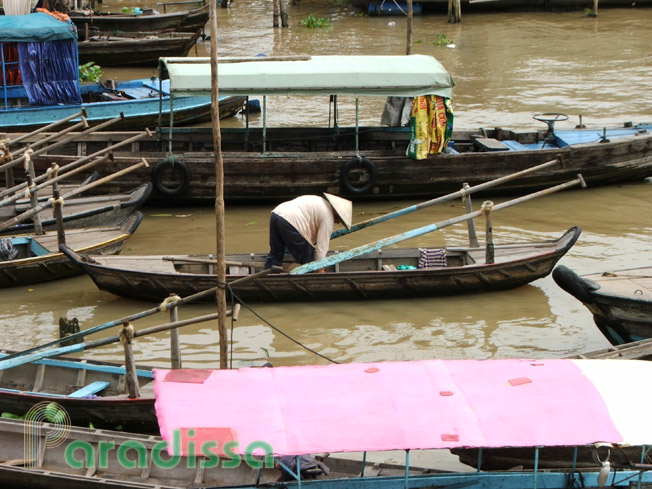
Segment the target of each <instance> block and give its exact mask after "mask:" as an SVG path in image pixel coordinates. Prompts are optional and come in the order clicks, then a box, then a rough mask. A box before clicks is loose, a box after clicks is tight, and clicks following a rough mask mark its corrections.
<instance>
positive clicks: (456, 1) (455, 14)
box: [448, 0, 462, 24]
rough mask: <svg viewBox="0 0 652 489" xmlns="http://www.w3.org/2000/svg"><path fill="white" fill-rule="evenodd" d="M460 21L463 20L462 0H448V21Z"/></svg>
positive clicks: (455, 22) (450, 22) (451, 22)
mask: <svg viewBox="0 0 652 489" xmlns="http://www.w3.org/2000/svg"><path fill="white" fill-rule="evenodd" d="M460 22H462V7H461V5H460V0H448V23H449V24H459V23H460Z"/></svg>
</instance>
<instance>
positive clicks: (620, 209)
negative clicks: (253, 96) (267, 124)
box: [0, 0, 652, 367]
mask: <svg viewBox="0 0 652 489" xmlns="http://www.w3.org/2000/svg"><path fill="white" fill-rule="evenodd" d="M122 6H128V7H133V6H141V7H143V6H147V3H146V2H137V3H136V2H109V1H105V2H104V3H103V4H102V8H103V9H105V10H109V9H112V10H119V9H120V8H121V7H122ZM288 11H289V16H290V27H289V28H287V29H273V28H272V26H271V25H272V14H271V2H254V1H253V0H236V2H235V3H233V4H232V5H231V6H230V7H229V8H228V9H219V10H218V25H219V32H218V40H219V48H218V49H219V55H220V56H254V55H257V54H266V55H296V54H307V55H318V54H404V53H405V50H406V46H405V43H406V41H405V40H406V19H405V18H401V17H367V16H361V15H359V14H358V12H356V11H355V10H354V9H352V8H349V7H347V6H337V5H335V4H327V3H316V2H305V1H300V2H299V5H296V6H294V5H289V6H288ZM310 14H313V15H315V17H318V18H319V17H322V18H326V19H328V20H329V21H330V22H331V24H332V27H331V28H329V29H307V28H306V27H304V26H302V25H301V24H300V21H301V20H302V19H304V18H306V17H307V16H308V15H310ZM462 20H463V22H462V23H461V24H457V25H450V24H448V23H447V20H446V17H445V15H429V16H421V17H416V18H415V19H414V35H413V40H414V44H413V47H412V52H413V53H421V54H430V55H433V56H435V57H437V58H438V59H439V60H440V61H441V62H442V63H443V64H444V66H446V67H447V69H448V70H449V71H450V72H451V73H452V74H453V77H454V79H455V81H456V83H457V85H456V88H455V92H454V109H455V125H456V127H458V128H461V129H466V128H477V127H494V126H502V127H516V126H520V127H529V128H534V127H541V123H538V122H536V121H534V120H533V119H532V115H533V114H534V113H537V112H563V113H567V114H568V115H569V116H571V117H570V120H569V121H568V122H566V123H563V124H559V126H558V127H561V128H570V127H573V126H574V125H575V124H577V122H578V120H579V119H578V116H579V114H582V116H583V120H584V123H585V124H591V125H595V126H596V127H598V128H599V127H600V126H601V125H602V124H607V123H622V122H625V121H633V122H645V121H647V122H649V121H650V120H652V114H651V113H650V107H651V106H652V77H650V75H649V74H650V72H651V69H652V51H651V50H650V46H649V26H650V23H651V21H652V10H651V9H602V10H601V11H600V15H599V17H598V18H595V19H593V18H587V17H585V16H584V14H583V12H567V13H535V12H530V13H509V14H502V13H483V14H464V12H463V18H462ZM441 34H445V35H446V37H447V38H449V39H450V40H452V41H453V43H454V47H452V46H450V47H442V46H437V45H436V44H435V43H434V42H435V41H436V40H437V38H438V36H440V35H441ZM193 55H200V56H208V55H209V41H204V42H201V43H199V44H198V46H197V50H196V53H195V52H193ZM104 71H105V76H106V77H114V78H117V79H127V78H136V77H149V76H150V75H151V74H152V73H153V72H154V71H155V70H153V69H150V68H141V69H121V68H115V69H105V70H104ZM342 105H343V109H344V114H343V116H342V119H343V120H342V122H346V119H347V117H348V122H352V120H353V114H354V111H353V107H354V105H353V101H352V100H349V101H348V102H347V101H344V102H343V104H342ZM269 107H270V113H269V114H270V115H269V120H270V121H274V123H280V124H285V125H293V124H319V123H322V122H324V121H325V120H326V118H327V112H325V111H326V110H327V109H326V107H327V103H325V102H324V101H321V100H314V99H302V98H300V97H299V98H296V99H291V98H287V97H276V98H275V99H274V100H270V101H269ZM381 108H382V101H381V100H372V101H371V102H364V103H363V104H362V105H361V120H362V122H363V123H364V122H368V123H376V122H377V121H378V119H379V117H380V110H381ZM252 123H254V124H256V123H260V120H254V121H253V122H252ZM241 124H243V120H242V118H241V117H240V116H237V117H235V118H233V119H231V120H228V121H223V125H225V126H226V125H241ZM415 178H418V175H415ZM651 192H652V186H651V185H650V184H647V183H644V182H640V183H635V184H631V185H623V186H614V187H605V188H595V189H586V190H572V191H566V192H563V193H559V194H555V195H551V196H548V197H544V198H541V199H538V200H534V201H531V202H527V203H524V204H521V205H518V206H516V207H512V208H510V209H506V210H504V211H500V212H498V213H496V215H495V216H494V238H495V240H496V242H501V243H502V242H510V241H514V240H519V241H524V240H536V239H551V238H555V237H557V236H560V235H561V234H562V233H563V232H564V231H565V230H566V229H568V228H570V227H572V226H580V227H582V229H583V233H582V236H581V237H580V239H579V241H578V243H577V244H576V245H575V246H574V247H573V249H572V250H571V251H570V253H569V254H568V255H567V256H566V257H564V258H563V259H562V261H561V263H563V264H565V265H567V266H569V267H571V268H574V269H576V270H577V271H578V272H580V273H589V272H599V271H603V270H607V269H615V268H623V267H637V266H645V265H649V264H650V262H651V261H652V247H651V246H650V240H651V239H652V218H651V217H650V216H651V215H652V198H651V197H652V195H651ZM501 200H502V199H496V200H495V201H496V202H498V201H501ZM413 203H414V202H383V203H369V204H360V205H356V206H355V207H354V221H359V220H363V219H368V218H370V217H373V216H376V215H381V214H383V213H386V212H389V211H392V210H396V209H398V208H401V207H404V206H406V205H409V204H413ZM480 203H481V202H480V201H479V199H476V202H475V205H476V208H477V206H478V205H479V204H480ZM271 208H272V205H265V206H249V207H247V206H232V205H227V207H226V228H227V233H226V249H227V252H231V251H232V252H248V251H264V250H266V249H267V225H268V216H269V212H270V210H271ZM143 212H144V214H145V219H144V222H143V224H142V225H141V227H140V229H138V231H137V232H136V234H135V235H134V236H133V237H132V238H131V239H130V240H129V241H128V243H127V245H126V247H125V249H124V251H123V253H124V254H147V253H157V254H174V253H195V252H197V253H200V252H205V253H210V252H214V251H215V239H216V238H215V217H214V213H213V209H212V208H210V207H194V208H151V207H148V208H145V209H144V210H143ZM463 212H464V209H463V206H462V204H461V203H460V202H454V203H451V204H449V205H441V206H438V207H434V208H428V209H424V210H422V211H419V212H417V213H413V214H410V215H408V216H405V217H402V218H399V219H395V220H393V221H390V222H388V223H385V224H381V225H377V226H374V227H372V228H369V229H367V230H365V231H361V232H359V233H355V234H354V235H352V236H350V237H346V238H340V239H338V240H337V241H334V242H333V243H332V247H333V248H335V249H347V248H349V247H351V246H355V245H358V244H362V243H366V242H370V241H374V240H376V239H380V238H382V237H385V236H388V235H394V234H397V233H399V232H403V231H406V230H409V229H413V228H416V227H420V226H422V225H424V224H427V223H431V222H436V221H440V220H443V219H447V218H450V217H453V216H455V215H458V214H462V213H463ZM477 226H478V229H479V234H480V239H482V238H483V229H484V224H483V222H482V221H478V222H477ZM466 239H467V235H466V227H465V226H464V225H456V226H453V227H449V228H446V229H444V230H442V231H438V232H436V233H433V234H431V235H426V236H423V237H420V238H417V239H413V240H410V241H407V242H404V243H403V245H405V246H441V245H461V244H464V243H465V242H466ZM0 294H2V306H0V334H1V335H2V337H3V346H4V347H7V348H13V349H24V348H28V347H32V346H34V345H38V344H41V343H44V342H47V341H50V340H52V339H54V338H56V337H57V334H58V319H59V317H60V316H65V317H77V318H78V319H79V321H80V323H81V325H82V327H83V328H88V327H91V326H95V325H98V324H102V323H104V322H107V321H111V320H114V319H117V318H120V317H124V316H127V315H130V314H134V313H136V312H139V311H142V310H145V309H149V308H150V307H153V304H150V303H144V302H138V301H133V300H125V299H121V298H118V297H115V296H112V295H110V294H108V293H104V292H100V291H99V290H98V289H97V288H96V287H95V285H94V284H93V282H92V281H91V280H90V278H88V277H85V276H81V277H78V278H73V279H68V280H63V281H58V282H51V283H44V284H38V285H33V286H30V287H16V288H12V289H5V290H2V291H1V292H0ZM250 306H251V310H243V312H242V313H241V315H240V318H239V320H238V321H237V322H236V323H234V324H233V337H232V346H233V359H234V364H236V365H237V364H239V362H241V361H245V362H246V361H252V360H269V361H271V362H272V363H273V364H275V365H298V364H312V363H325V360H324V359H322V358H320V357H317V356H315V355H314V354H312V353H310V352H309V351H307V350H305V349H303V348H301V347H300V346H298V345H297V344H296V343H294V342H292V341H290V340H289V339H287V338H286V337H285V336H283V335H281V334H279V333H278V332H277V331H275V330H274V329H273V328H271V327H270V326H269V325H270V324H271V325H273V326H274V327H276V328H278V329H280V330H282V331H283V332H284V333H286V334H287V335H289V336H290V337H292V338H294V339H296V340H297V341H298V342H300V343H302V344H304V345H306V346H308V347H309V348H311V349H313V350H315V351H317V352H319V353H320V354H322V355H324V356H326V357H329V358H332V359H334V360H337V361H340V362H351V361H382V360H417V359H427V358H469V359H470V358H476V359H485V358H507V357H536V358H543V357H561V356H565V355H569V354H575V353H579V352H582V351H586V350H590V349H596V348H601V347H604V346H606V345H607V343H606V341H605V340H604V338H603V337H602V335H601V334H600V333H599V332H598V330H597V328H596V327H595V325H594V324H593V321H592V319H591V316H590V314H589V313H588V312H587V311H586V310H585V308H584V307H583V306H582V305H581V304H580V303H579V302H578V301H576V300H575V299H574V298H572V297H570V296H569V295H568V294H567V293H566V292H564V291H562V290H561V289H560V288H559V287H557V286H556V284H555V283H554V281H553V280H552V278H551V277H546V278H544V279H541V280H538V281H536V282H534V283H532V284H531V285H527V286H524V287H520V288H518V289H515V290H512V291H505V292H495V293H487V294H481V295H469V296H457V297H443V298H430V299H414V300H387V301H374V302H347V301H342V302H333V303H318V304H252V305H250ZM214 309H215V308H214V306H211V305H207V304H205V305H191V306H187V307H184V308H183V309H182V310H181V311H180V316H181V318H187V317H190V316H196V315H200V314H207V313H209V312H213V311H214ZM164 321H167V316H165V315H163V314H158V315H156V316H154V317H150V318H147V319H143V320H139V321H137V322H136V323H135V325H136V327H145V326H150V325H154V324H158V323H160V322H164ZM230 326H231V325H229V327H230ZM111 333H112V334H114V333H115V332H111ZM104 334H109V333H108V332H107V333H104ZM181 340H182V354H183V361H184V366H188V367H216V366H218V365H219V359H218V350H219V348H218V333H217V323H216V322H213V323H206V324H201V325H195V326H190V327H188V328H186V329H184V330H183V331H182V334H181ZM135 348H136V357H137V359H138V361H139V362H140V363H144V364H153V365H160V366H166V365H168V362H167V359H168V358H169V353H168V352H169V340H168V336H167V335H165V334H160V335H156V336H153V337H148V338H143V339H139V340H138V341H137V343H136V346H135ZM86 355H88V356H92V357H94V358H99V359H110V360H120V359H121V357H122V354H121V349H120V347H119V346H111V347H105V348H102V349H101V350H96V351H93V352H87V353H86Z"/></svg>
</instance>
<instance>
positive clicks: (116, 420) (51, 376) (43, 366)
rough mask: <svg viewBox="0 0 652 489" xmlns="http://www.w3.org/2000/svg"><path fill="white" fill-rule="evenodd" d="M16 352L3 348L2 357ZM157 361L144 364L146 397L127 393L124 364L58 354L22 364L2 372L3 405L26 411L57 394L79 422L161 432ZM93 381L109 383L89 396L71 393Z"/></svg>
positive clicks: (4, 409)
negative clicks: (157, 408)
mask: <svg viewBox="0 0 652 489" xmlns="http://www.w3.org/2000/svg"><path fill="white" fill-rule="evenodd" d="M11 353H15V352H13V351H10V350H2V351H1V352H0V358H1V357H4V356H6V355H8V354H11ZM153 379H154V377H153V374H152V367H143V366H141V365H139V366H138V381H139V382H138V383H139V386H140V391H141V397H140V398H138V399H129V398H128V397H127V394H126V374H125V368H124V365H120V364H118V363H113V362H98V361H94V360H92V359H78V358H66V357H57V358H54V359H43V360H39V361H36V362H32V363H27V364H24V365H20V366H18V367H13V368H10V369H8V370H6V371H4V373H3V375H2V377H1V378H0V411H2V412H7V413H12V414H15V415H17V416H23V415H24V414H25V413H27V412H28V411H29V410H30V409H31V408H32V407H33V406H35V405H37V404H38V403H40V402H44V401H47V400H52V401H54V402H56V403H58V404H59V405H60V406H61V407H63V408H64V409H65V410H66V412H67V413H68V415H69V416H70V422H71V423H72V424H73V425H75V426H89V424H90V423H92V424H93V425H94V426H95V427H96V428H107V429H118V428H119V429H122V430H125V431H134V432H138V433H158V424H157V422H156V414H155V412H154V392H153V390H152V385H153V384H152V382H153ZM93 382H108V385H107V386H106V387H105V388H104V389H102V390H101V391H99V392H97V393H96V394H94V395H92V396H89V397H71V396H70V395H71V394H72V393H74V392H75V391H77V390H78V389H81V388H83V387H84V386H86V385H90V384H91V383H93Z"/></svg>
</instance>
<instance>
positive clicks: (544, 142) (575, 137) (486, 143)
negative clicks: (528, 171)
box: [446, 123, 652, 154]
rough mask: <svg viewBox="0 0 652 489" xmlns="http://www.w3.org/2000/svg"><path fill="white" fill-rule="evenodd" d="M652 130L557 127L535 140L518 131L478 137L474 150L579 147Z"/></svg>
mask: <svg viewBox="0 0 652 489" xmlns="http://www.w3.org/2000/svg"><path fill="white" fill-rule="evenodd" d="M651 130H652V124H648V123H646V124H637V125H627V124H626V125H625V126H624V127H622V128H604V129H595V128H594V129H571V130H557V131H555V132H554V134H553V135H552V136H549V137H543V138H540V139H539V138H536V140H533V141H530V139H532V138H531V137H530V136H531V135H532V134H533V132H532V133H529V135H525V134H523V137H522V138H519V136H520V134H518V133H515V134H514V138H513V139H512V138H505V139H497V138H493V137H475V138H474V140H473V146H474V148H473V150H475V151H484V152H495V151H532V150H540V149H554V148H564V147H567V146H576V145H578V144H586V143H597V142H609V141H611V140H613V139H618V138H624V137H631V136H635V135H637V134H645V133H648V132H649V131H651ZM458 149H460V150H461V148H456V147H455V141H454V140H451V141H450V142H449V143H448V148H447V149H446V152H447V153H452V154H455V153H459V152H462V151H464V150H461V151H458Z"/></svg>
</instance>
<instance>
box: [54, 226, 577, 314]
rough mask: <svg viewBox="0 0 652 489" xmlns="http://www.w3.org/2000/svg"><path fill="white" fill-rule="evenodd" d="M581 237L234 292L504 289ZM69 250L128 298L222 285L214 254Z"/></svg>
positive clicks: (357, 263) (289, 296)
mask: <svg viewBox="0 0 652 489" xmlns="http://www.w3.org/2000/svg"><path fill="white" fill-rule="evenodd" d="M580 232H581V231H580V229H579V228H572V229H570V230H569V231H567V232H566V233H565V234H564V235H563V236H562V237H561V238H559V239H558V240H556V241H546V242H541V243H531V244H526V243H523V244H520V245H507V246H505V247H501V246H500V245H496V248H495V256H496V263H494V264H485V263H484V254H485V251H484V249H481V248H476V249H461V248H460V249H449V250H447V259H448V267H447V268H429V269H413V270H400V269H398V270H397V269H394V270H384V269H383V267H391V266H394V267H399V266H400V265H408V266H414V267H415V268H416V265H417V262H418V259H419V251H418V250H417V249H407V250H405V249H403V250H401V249H387V250H382V251H380V252H374V253H370V254H368V255H365V256H363V257H361V258H357V259H353V260H349V261H345V262H342V263H340V264H339V265H338V271H335V268H334V267H329V268H326V273H324V274H321V273H310V274H304V275H292V274H289V273H280V274H270V275H267V276H265V277H263V278H260V279H257V280H252V281H247V282H243V283H241V284H233V285H232V287H231V289H230V290H232V292H233V293H234V294H235V295H236V296H237V297H238V298H239V299H241V300H243V301H245V302H286V301H323V300H366V299H384V298H394V299H396V298H403V297H429V296H437V295H453V294H465V293H477V292H485V291H492V290H503V289H509V288H513V287H518V286H521V285H524V284H527V283H529V282H532V281H533V280H536V279H538V278H541V277H545V276H546V275H548V274H549V273H550V272H551V271H552V268H553V267H554V266H555V264H556V263H557V261H558V260H559V259H560V258H561V257H562V256H564V254H565V253H566V252H567V251H568V250H569V249H570V247H571V246H572V245H573V244H574V243H575V241H576V240H577V238H578V237H579V235H580ZM64 252H65V253H66V254H67V255H68V256H69V257H70V259H71V260H73V261H74V263H75V265H76V266H79V267H82V268H83V269H84V270H85V271H86V273H88V274H89V275H90V276H91V278H92V279H93V281H94V282H95V283H96V285H97V286H98V287H99V288H100V289H101V290H104V291H107V292H111V293H113V294H116V295H121V296H123V297H129V298H133V299H142V300H150V301H157V302H159V301H161V300H163V299H165V298H166V297H168V296H169V294H170V293H172V292H174V293H176V294H177V295H180V296H182V297H183V296H188V295H191V294H194V293H196V292H199V291H202V290H206V289H210V288H212V287H215V284H216V275H215V274H214V272H211V271H210V270H209V269H210V267H214V265H212V264H210V263H209V261H210V260H207V258H208V257H198V256H177V257H168V259H164V257H161V256H149V257H148V256H133V257H130V256H124V257H119V259H112V258H111V257H92V256H91V257H89V258H88V259H87V260H82V258H81V257H80V256H79V255H78V254H75V253H73V252H71V251H70V250H65V249H64ZM170 258H174V259H170ZM264 258H265V255H264V254H252V255H231V256H228V257H227V262H229V261H232V262H237V263H240V264H241V266H238V267H237V272H235V273H234V271H235V270H236V269H234V268H233V267H230V269H229V271H230V272H231V273H230V274H229V275H228V276H227V280H228V281H229V282H233V281H234V280H236V279H239V278H242V277H244V276H245V274H246V273H249V272H250V271H252V270H254V269H255V268H260V267H261V265H262V263H263V261H264ZM291 258H292V257H291V256H288V257H286V260H287V263H285V266H286V268H289V267H291V266H293V265H296V263H294V264H292V263H291V261H290V260H291ZM202 260H203V261H204V263H201V261H202ZM247 263H250V264H251V266H248V265H247ZM243 269H244V274H243V273H242V272H243Z"/></svg>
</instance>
